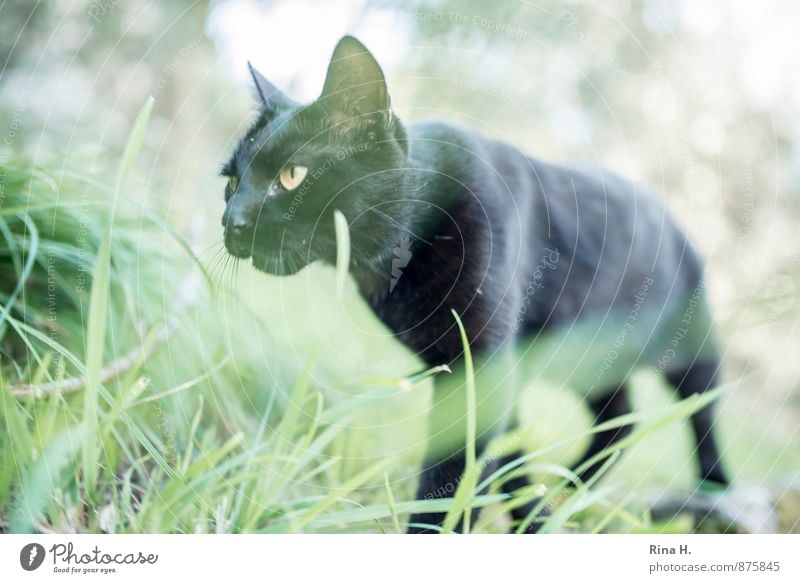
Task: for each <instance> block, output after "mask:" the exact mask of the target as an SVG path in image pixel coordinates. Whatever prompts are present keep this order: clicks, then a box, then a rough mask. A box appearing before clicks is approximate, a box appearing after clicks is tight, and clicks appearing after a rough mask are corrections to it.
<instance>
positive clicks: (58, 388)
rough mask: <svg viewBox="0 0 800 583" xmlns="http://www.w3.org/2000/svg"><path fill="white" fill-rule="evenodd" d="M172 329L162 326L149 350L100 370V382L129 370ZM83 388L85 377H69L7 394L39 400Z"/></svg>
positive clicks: (23, 386)
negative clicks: (53, 394)
mask: <svg viewBox="0 0 800 583" xmlns="http://www.w3.org/2000/svg"><path fill="white" fill-rule="evenodd" d="M172 328H174V326H170V325H168V324H163V325H162V326H161V329H160V330H159V331H158V334H157V335H156V337H155V339H154V340H153V343H152V345H151V346H150V348H149V349H147V350H145V349H144V348H142V347H141V346H137V347H136V348H134V349H132V350H131V351H130V352H128V353H127V354H126V355H125V356H122V357H121V358H118V359H117V360H115V361H113V362H112V363H110V364H108V365H107V366H105V367H103V368H102V369H100V382H101V383H105V382H108V381H110V380H111V379H114V378H116V377H118V376H120V375H121V374H123V373H124V372H126V371H127V370H129V369H130V368H131V367H132V366H133V365H134V364H136V363H137V362H138V361H139V360H142V359H145V358H147V356H148V355H149V354H150V353H151V352H152V351H153V349H154V348H155V347H156V346H158V345H159V344H161V343H163V342H164V341H165V340H166V339H167V337H168V336H169V333H170V332H171V331H172ZM85 386H86V377H69V378H66V379H62V380H60V381H56V382H48V383H40V384H35V385H31V384H28V383H21V384H19V385H11V386H10V387H9V392H10V393H11V394H12V395H13V396H15V397H35V398H37V399H39V398H41V397H45V396H47V395H50V394H52V393H62V394H63V393H75V392H77V391H80V390H83V388H84V387H85Z"/></svg>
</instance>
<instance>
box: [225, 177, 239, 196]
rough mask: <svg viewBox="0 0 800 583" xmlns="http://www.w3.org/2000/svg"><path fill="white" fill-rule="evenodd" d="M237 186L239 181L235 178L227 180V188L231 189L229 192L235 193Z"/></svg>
mask: <svg viewBox="0 0 800 583" xmlns="http://www.w3.org/2000/svg"><path fill="white" fill-rule="evenodd" d="M237 186H239V179H238V178H236V176H231V177H230V180H228V188H230V189H231V192H236V187H237Z"/></svg>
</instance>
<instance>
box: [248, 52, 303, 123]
mask: <svg viewBox="0 0 800 583" xmlns="http://www.w3.org/2000/svg"><path fill="white" fill-rule="evenodd" d="M247 68H248V69H249V70H250V75H251V76H252V77H253V83H255V86H256V91H257V92H258V96H259V97H260V98H261V103H262V104H263V106H264V108H265V109H266V110H267V111H276V110H279V109H285V108H286V107H288V106H290V105H292V104H293V103H294V102H293V101H292V100H291V99H289V98H288V97H287V96H286V95H285V94H284V93H283V91H281V90H280V89H278V88H277V87H275V85H273V84H272V83H270V82H269V81H267V78H266V77H264V75H262V74H261V73H259V72H258V69H256V68H255V67H254V66H253V64H252V63H251V62H250V61H247Z"/></svg>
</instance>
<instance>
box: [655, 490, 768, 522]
mask: <svg viewBox="0 0 800 583" xmlns="http://www.w3.org/2000/svg"><path fill="white" fill-rule="evenodd" d="M680 515H689V516H691V517H692V518H693V519H694V521H695V529H696V530H697V531H701V532H738V533H749V534H766V533H774V532H778V530H779V519H778V513H777V511H776V508H775V503H774V497H773V496H772V494H771V493H770V492H769V491H768V490H767V489H765V488H754V487H747V486H740V485H737V486H729V487H713V488H708V487H698V488H697V489H695V490H694V491H693V492H691V493H690V494H689V495H688V496H685V497H678V496H674V495H662V496H660V497H659V498H658V499H657V500H655V501H654V503H653V504H652V506H651V516H652V518H653V520H656V521H663V520H669V519H671V518H674V517H677V516H680Z"/></svg>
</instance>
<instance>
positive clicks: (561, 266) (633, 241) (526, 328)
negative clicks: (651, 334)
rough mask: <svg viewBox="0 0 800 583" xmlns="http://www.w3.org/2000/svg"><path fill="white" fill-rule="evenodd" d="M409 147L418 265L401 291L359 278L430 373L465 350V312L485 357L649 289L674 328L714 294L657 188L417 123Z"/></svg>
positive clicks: (609, 311)
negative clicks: (705, 289) (700, 294)
mask: <svg viewBox="0 0 800 583" xmlns="http://www.w3.org/2000/svg"><path fill="white" fill-rule="evenodd" d="M408 141H409V162H410V163H409V170H408V171H406V172H405V174H406V177H405V185H406V186H405V188H406V191H407V193H408V194H407V198H408V200H411V201H414V202H411V203H409V204H411V205H412V206H413V207H417V208H418V211H417V213H416V216H415V219H414V227H413V229H412V230H411V231H410V232H411V241H412V243H411V255H412V257H411V259H410V260H409V261H408V265H407V266H406V267H405V268H404V269H403V272H402V276H401V277H399V278H397V283H396V284H395V286H394V288H393V289H392V290H391V292H390V293H386V292H387V290H388V287H387V286H388V276H389V270H388V269H387V270H386V275H387V282H382V283H381V285H380V286H378V287H377V290H375V289H373V288H374V285H372V281H371V279H370V277H371V275H372V274H371V272H370V274H369V275H366V274H365V277H363V281H362V278H361V277H360V274H359V272H358V270H355V276H356V279H357V281H360V282H361V283H362V285H361V286H360V287H361V289H362V290H363V291H364V292H365V297H366V298H367V300H368V301H369V302H370V304H371V305H372V307H373V308H374V309H375V311H376V313H377V314H378V316H379V317H380V318H381V319H382V320H383V321H384V323H386V324H387V325H388V326H389V327H390V328H391V329H392V330H393V331H394V332H395V334H397V336H398V337H399V338H400V339H401V340H403V341H404V342H405V343H407V344H408V345H409V346H411V347H412V348H413V349H414V350H415V352H416V353H417V354H419V355H420V356H421V357H422V358H423V359H424V360H425V361H426V362H427V363H428V364H430V365H436V364H442V363H449V362H451V361H452V360H454V359H456V358H458V357H459V356H460V355H461V352H462V347H461V341H460V339H459V337H458V333H457V330H455V329H454V322H453V317H452V314H451V310H453V309H454V310H456V311H457V312H458V313H459V314H460V316H461V318H462V319H463V320H464V322H465V325H466V329H467V335H468V336H469V338H470V339H471V344H472V345H473V346H474V347H475V348H477V349H483V348H491V347H493V346H497V345H498V344H499V343H501V342H502V341H504V340H505V339H507V338H509V337H512V336H513V337H523V336H526V335H529V334H531V333H538V332H540V331H541V330H544V329H548V328H556V329H562V328H564V327H567V326H570V325H572V324H573V323H574V322H576V321H579V320H581V319H584V318H586V317H603V316H605V317H606V318H608V319H612V320H616V318H615V317H614V316H615V315H618V312H625V314H626V315H627V312H628V310H629V309H630V308H631V306H635V305H637V301H639V297H640V296H641V292H642V288H643V286H644V287H646V291H647V296H648V298H645V299H644V300H641V301H639V303H642V302H644V303H646V305H648V306H658V310H659V311H664V313H663V314H661V316H660V318H659V319H660V320H663V321H666V320H667V319H668V317H672V316H674V310H675V309H676V308H679V307H682V306H680V303H681V302H679V301H677V300H680V299H686V298H688V297H690V296H691V295H692V294H693V293H694V290H695V289H696V288H697V286H699V285H702V283H701V282H702V271H703V268H702V264H701V261H700V259H699V257H698V255H697V253H696V251H695V250H694V249H693V247H692V246H691V245H690V244H689V242H688V240H687V238H686V236H685V235H684V233H683V232H682V231H681V230H680V229H679V228H678V227H677V226H676V224H675V222H674V221H673V220H672V218H671V216H670V215H669V214H668V213H667V211H666V209H665V208H664V205H663V203H662V201H661V200H660V199H659V198H658V197H657V196H656V195H654V194H653V193H652V192H649V191H648V190H647V189H646V188H643V187H641V186H637V185H634V184H632V183H629V182H627V181H625V180H623V179H621V178H619V177H618V176H616V175H615V174H613V173H611V172H609V171H604V170H601V169H590V168H585V169H576V168H571V167H563V166H557V165H552V164H547V163H544V162H541V161H538V160H536V159H534V158H531V157H529V156H526V155H524V154H523V153H521V152H520V151H519V150H518V149H517V148H515V147H513V146H511V145H509V144H506V143H503V142H499V141H496V140H491V139H488V138H486V137H483V136H481V135H479V134H476V133H474V132H472V131H469V130H466V129H464V128H460V127H456V126H452V125H449V124H444V123H440V122H425V123H420V124H412V125H410V126H409V128H408ZM404 204H406V203H405V201H404ZM388 205H389V206H390V205H391V203H388ZM543 263H545V264H546V265H545V267H544V269H542V264H543ZM532 284H533V285H532ZM673 300H675V301H673ZM523 307H524V310H523V309H522V308H523ZM655 323H656V322H655V321H653V322H650V324H651V325H655ZM655 336H659V335H658V334H656V335H655ZM643 364H646V363H643Z"/></svg>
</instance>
